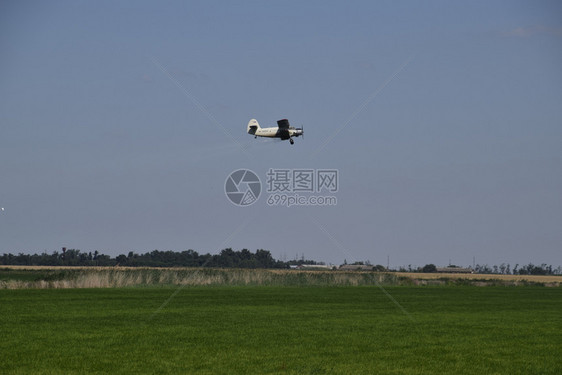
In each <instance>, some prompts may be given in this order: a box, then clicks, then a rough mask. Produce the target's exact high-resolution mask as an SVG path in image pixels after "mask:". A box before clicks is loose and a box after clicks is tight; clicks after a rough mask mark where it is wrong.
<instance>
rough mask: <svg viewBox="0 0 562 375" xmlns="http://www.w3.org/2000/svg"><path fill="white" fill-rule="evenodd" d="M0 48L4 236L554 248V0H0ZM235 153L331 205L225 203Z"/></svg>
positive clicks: (73, 241) (370, 253)
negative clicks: (278, 128)
mask: <svg viewBox="0 0 562 375" xmlns="http://www.w3.org/2000/svg"><path fill="white" fill-rule="evenodd" d="M0 51H1V53H2V58H1V59H0V206H2V207H4V211H2V212H0V253H4V252H12V253H17V252H24V253H34V252H41V251H48V252H51V251H54V250H58V249H60V248H61V247H62V246H66V247H69V248H77V249H81V250H82V251H94V250H98V251H100V252H103V253H106V254H111V255H118V254H121V253H128V252H129V251H135V252H139V253H140V252H147V251H152V250H154V249H159V250H175V251H180V250H186V249H194V250H196V251H199V252H211V253H216V252H218V251H220V249H222V248H225V247H232V248H234V249H242V248H248V249H250V250H252V251H254V250H256V249H258V248H264V249H268V250H270V251H271V252H272V254H273V255H274V256H275V257H276V258H279V259H292V258H294V257H295V256H296V255H297V254H298V256H299V257H300V256H302V254H304V255H305V257H306V258H308V259H315V260H318V261H325V262H329V263H336V264H339V263H341V262H343V260H344V259H345V260H347V261H348V262H350V261H365V260H369V261H371V262H373V263H380V264H384V265H386V262H387V256H388V257H389V259H390V265H391V266H393V267H397V266H401V265H408V264H412V265H424V264H426V263H435V264H437V265H446V264H448V262H449V261H450V262H452V263H454V264H458V265H471V264H472V262H473V258H475V259H476V262H477V263H482V264H483V263H488V264H499V263H502V262H506V263H507V262H509V263H512V264H515V263H520V264H521V263H528V262H534V263H538V264H540V263H550V264H555V265H560V264H562V257H561V255H560V254H562V251H561V250H562V230H560V228H562V173H560V172H561V171H562V151H561V150H562V106H561V105H560V103H561V102H562V69H561V68H560V67H561V66H562V5H561V4H560V3H559V2H555V1H541V2H536V1H523V2H520V1H492V2H490V1H486V2H484V1H482V2H450V1H429V2H409V1H404V2H395V1H388V2H370V1H366V2H360V1H356V2H343V1H341V2H340V1H331V2H330V1H317V2H312V1H310V2H304V3H303V2H296V1H295V2H291V1H275V2H273V1H272V2H261V1H237V2H230V1H225V2H217V1H188V2H173V1H171V2H152V1H151V2H143V1H134V2H133V1H131V2H113V1H107V2H104V1H102V2H76V1H68V2H65V1H62V2H61V1H55V2H40V1H36V2H34V1H30V2H18V1H4V2H2V4H1V5H0ZM251 118H256V119H258V121H259V122H260V124H261V125H262V126H266V125H271V126H273V125H274V124H275V121H277V120H279V119H281V118H288V119H289V120H290V121H291V124H292V125H295V126H301V125H304V126H305V131H306V135H305V138H304V139H301V138H299V139H297V140H296V142H295V145H292V146H291V145H289V143H288V142H274V141H262V140H254V139H253V138H252V137H251V136H250V135H248V134H246V125H247V123H248V121H249V120H250V119H251ZM240 168H247V169H251V170H253V171H255V172H256V174H258V176H259V177H260V178H261V179H262V183H264V185H265V179H266V173H267V171H268V170H269V169H270V168H277V169H303V168H308V169H323V168H324V169H337V170H338V171H339V178H340V184H339V191H338V192H337V194H336V196H337V205H335V206H331V207H310V206H307V207H290V208H287V207H271V206H268V205H267V203H266V198H267V196H266V195H265V194H264V195H263V196H261V197H260V199H259V200H258V201H257V202H256V203H255V204H253V205H251V206H248V207H237V206H235V205H233V204H232V203H230V202H229V201H228V199H227V198H226V196H225V194H224V183H225V180H226V178H227V177H228V175H229V174H230V173H231V172H232V171H234V170H236V169H240Z"/></svg>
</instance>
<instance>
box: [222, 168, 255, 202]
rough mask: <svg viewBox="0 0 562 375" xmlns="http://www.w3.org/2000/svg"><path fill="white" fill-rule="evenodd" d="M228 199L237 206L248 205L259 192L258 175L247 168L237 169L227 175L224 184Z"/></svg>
mask: <svg viewBox="0 0 562 375" xmlns="http://www.w3.org/2000/svg"><path fill="white" fill-rule="evenodd" d="M224 192H225V193H226V196H227V197H228V199H229V200H230V201H231V202H232V203H233V204H235V205H237V206H249V205H251V204H253V203H254V202H255V201H257V200H258V198H259V196H260V193H261V181H260V179H259V177H258V176H257V175H256V174H255V173H254V172H252V171H251V170H249V169H238V170H237V171H234V172H232V173H231V174H230V176H228V178H227V179H226V182H225V184H224Z"/></svg>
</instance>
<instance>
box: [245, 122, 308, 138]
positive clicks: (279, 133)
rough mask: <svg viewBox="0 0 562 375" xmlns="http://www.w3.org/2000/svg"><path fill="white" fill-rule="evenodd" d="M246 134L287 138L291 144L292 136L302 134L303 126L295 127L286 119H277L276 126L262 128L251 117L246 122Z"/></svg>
mask: <svg viewBox="0 0 562 375" xmlns="http://www.w3.org/2000/svg"><path fill="white" fill-rule="evenodd" d="M248 134H251V135H253V136H254V137H256V138H257V137H266V138H281V139H282V140H285V139H288V140H289V141H290V143H291V144H293V137H299V136H301V135H303V134H304V131H303V128H295V127H293V126H290V125H289V121H288V120H287V119H283V120H279V121H277V127H269V128H262V127H260V125H259V124H258V122H257V120H256V119H251V120H250V122H249V123H248Z"/></svg>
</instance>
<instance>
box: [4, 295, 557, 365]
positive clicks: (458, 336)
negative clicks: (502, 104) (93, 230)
mask: <svg viewBox="0 0 562 375" xmlns="http://www.w3.org/2000/svg"><path fill="white" fill-rule="evenodd" d="M385 290H386V291H387V292H388V294H389V295H390V296H392V298H393V299H394V300H395V301H396V302H397V303H398V304H399V306H398V305H397V304H396V303H394V302H393V301H392V300H391V299H390V298H389V297H388V296H387V295H386V294H385V293H384V291H383V290H382V289H380V288H378V287H376V286H359V287H356V286H353V287H352V286H346V287H343V286H342V287H296V286H285V287H279V286H245V287H240V286H235V287H227V286H213V287H192V286H186V287H183V288H177V287H160V288H156V287H144V288H139V287H136V288H114V289H43V290H41V289H21V290H0V332H2V339H1V341H0V373H2V374H30V373H33V374H96V373H97V374H106V373H113V374H129V373H146V374H175V373H196V374H277V373H279V374H324V373H329V374H372V373H385V374H435V373H439V374H441V373H443V374H482V373H486V374H559V373H562V364H561V362H560V352H561V350H562V337H561V335H560V332H562V316H561V314H560V311H562V290H561V289H560V288H545V287H538V286H526V287H504V286H502V287H496V286H491V287H485V288H480V287H474V286H437V287H433V286H424V287H419V286H397V287H386V288H385ZM170 297H172V298H170ZM166 302H167V303H166ZM402 309H403V310H402Z"/></svg>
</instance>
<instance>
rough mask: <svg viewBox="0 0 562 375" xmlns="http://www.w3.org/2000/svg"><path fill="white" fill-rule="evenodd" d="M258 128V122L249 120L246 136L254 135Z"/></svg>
mask: <svg viewBox="0 0 562 375" xmlns="http://www.w3.org/2000/svg"><path fill="white" fill-rule="evenodd" d="M259 128H260V124H258V120H256V119H251V120H250V122H249V123H248V134H256V130H258V129H259Z"/></svg>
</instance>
